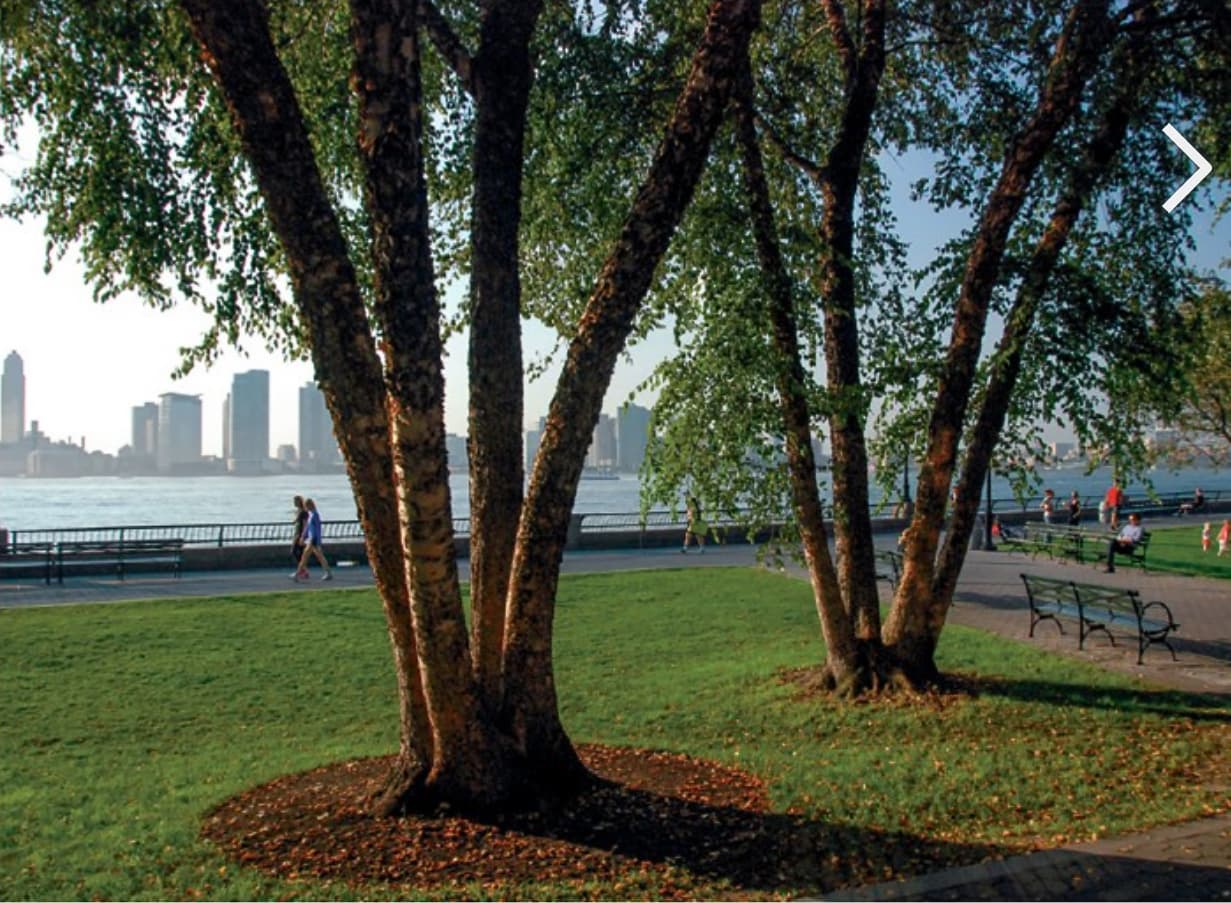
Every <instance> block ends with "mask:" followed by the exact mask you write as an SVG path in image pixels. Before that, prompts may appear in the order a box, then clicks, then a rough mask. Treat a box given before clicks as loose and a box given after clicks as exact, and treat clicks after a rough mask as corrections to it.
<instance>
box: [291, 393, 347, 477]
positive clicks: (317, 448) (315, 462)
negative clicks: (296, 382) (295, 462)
mask: <svg viewBox="0 0 1231 903" xmlns="http://www.w3.org/2000/svg"><path fill="white" fill-rule="evenodd" d="M341 460H342V455H341V453H340V452H339V451H338V442H337V440H336V439H334V437H333V421H332V420H331V419H330V417H329V409H328V408H327V407H325V396H324V395H323V394H321V390H320V389H318V388H317V387H316V384H315V383H304V384H303V385H302V386H301V387H300V388H299V466H300V468H302V469H304V470H319V469H322V468H328V467H333V466H334V465H336V464H337V463H338V462H339V461H341Z"/></svg>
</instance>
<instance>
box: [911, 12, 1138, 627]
mask: <svg viewBox="0 0 1231 903" xmlns="http://www.w3.org/2000/svg"><path fill="white" fill-rule="evenodd" d="M1145 13H1146V11H1142V13H1140V14H1139V16H1138V18H1139V20H1140V19H1141V18H1142V16H1143V15H1145ZM1146 18H1149V16H1146ZM1149 39H1150V37H1149V36H1148V35H1147V36H1146V37H1144V38H1143V37H1142V36H1141V33H1138V35H1137V36H1136V37H1135V39H1134V40H1132V41H1130V42H1129V43H1128V44H1127V45H1126V46H1124V47H1122V48H1121V50H1120V52H1119V53H1117V54H1116V64H1114V65H1113V67H1112V71H1113V72H1114V73H1115V74H1116V85H1117V87H1118V90H1117V93H1116V96H1115V98H1114V99H1113V101H1112V103H1111V105H1110V106H1109V107H1108V109H1107V111H1106V112H1105V113H1104V114H1103V118H1102V122H1101V124H1100V126H1099V128H1098V129H1097V131H1096V132H1095V134H1094V137H1093V138H1092V139H1091V140H1090V142H1089V144H1088V145H1087V146H1086V149H1085V152H1084V153H1083V155H1082V158H1081V160H1080V162H1079V163H1078V165H1077V167H1076V168H1075V169H1074V171H1073V173H1072V175H1071V176H1070V177H1069V183H1068V187H1067V189H1066V190H1065V191H1064V193H1063V194H1062V195H1061V196H1060V198H1059V200H1058V201H1057V202H1056V206H1055V208H1054V210H1053V211H1052V216H1051V220H1050V221H1049V222H1048V225H1047V227H1046V229H1044V231H1043V234H1042V236H1041V237H1040V238H1039V241H1038V243H1037V244H1036V245H1035V248H1034V252H1033V253H1032V254H1031V257H1030V263H1029V265H1028V267H1027V269H1026V275H1025V277H1024V279H1023V280H1022V284H1021V286H1020V287H1019V289H1018V291H1017V296H1016V298H1015V299H1014V301H1013V307H1012V309H1011V310H1010V311H1009V315H1008V318H1007V319H1006V323H1005V331H1004V335H1003V336H1002V337H1001V340H1000V342H999V343H998V345H997V348H996V354H995V357H994V364H993V366H992V371H991V374H990V376H989V377H988V385H987V391H986V393H985V394H984V397H983V402H982V404H981V406H980V409H979V413H978V416H977V417H976V419H975V428H974V430H973V431H972V433H971V440H970V443H969V445H968V446H967V448H966V451H965V455H964V459H963V465H962V477H961V481H960V482H959V483H958V494H957V497H958V502H957V504H956V505H955V506H954V510H953V517H952V519H951V521H950V523H949V529H948V530H947V531H946V534H945V542H944V546H943V548H942V549H941V553H940V560H939V562H938V565H937V569H936V576H935V578H934V579H933V581H932V605H934V606H937V607H938V608H940V609H941V611H939V613H938V618H939V619H940V620H941V621H942V623H943V619H944V618H945V616H946V614H947V612H948V609H949V606H950V605H951V604H952V602H953V594H954V592H955V590H956V589H957V580H958V575H959V574H960V573H961V570H962V564H963V563H964V562H965V560H966V550H967V548H968V546H969V543H970V535H971V533H972V532H973V530H974V524H975V518H976V515H977V513H978V508H979V492H980V488H981V487H982V485H983V481H984V479H985V478H986V477H987V471H988V468H989V467H990V465H991V458H992V450H993V449H994V448H995V446H996V442H997V440H998V439H999V438H1000V431H1001V429H1002V428H1003V427H1004V421H1005V418H1006V416H1007V414H1008V410H1009V402H1010V400H1011V398H1012V395H1013V390H1014V388H1015V387H1016V385H1017V377H1018V375H1019V374H1020V372H1021V362H1022V353H1023V350H1024V348H1025V344H1026V340H1027V338H1028V337H1029V334H1030V330H1031V329H1032V327H1033V324H1034V317H1035V311H1036V310H1037V309H1038V306H1039V304H1040V302H1041V301H1042V298H1043V295H1044V293H1045V292H1046V291H1047V286H1048V282H1049V281H1050V280H1051V276H1052V274H1053V273H1054V272H1055V269H1056V263H1057V262H1058V261H1059V259H1060V254H1061V252H1062V251H1063V250H1064V246H1065V244H1066V243H1067V241H1068V238H1069V235H1070V234H1071V233H1072V231H1073V228H1074V227H1075V226H1076V224H1077V219H1078V217H1079V216H1080V215H1081V213H1082V211H1083V210H1084V209H1085V206H1086V204H1087V202H1088V201H1089V198H1090V194H1091V193H1092V192H1093V190H1094V187H1095V185H1096V184H1097V182H1098V179H1099V177H1100V176H1101V175H1102V174H1103V173H1104V172H1106V170H1107V167H1108V166H1109V165H1110V164H1111V161H1112V160H1113V159H1114V158H1115V156H1116V154H1118V153H1119V151H1120V148H1121V147H1122V146H1123V144H1124V138H1125V135H1126V134H1127V133H1128V126H1129V121H1130V119H1131V117H1132V115H1133V111H1134V109H1135V107H1136V106H1137V98H1138V94H1139V92H1140V88H1141V80H1142V78H1143V77H1144V75H1145V73H1146V67H1147V66H1148V65H1149V63H1150V62H1151V61H1152V60H1153V55H1152V54H1150V53H1149V50H1148V47H1147V46H1145V45H1146V43H1147V41H1148V40H1149Z"/></svg>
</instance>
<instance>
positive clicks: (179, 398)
mask: <svg viewBox="0 0 1231 903" xmlns="http://www.w3.org/2000/svg"><path fill="white" fill-rule="evenodd" d="M200 463H201V396H200V395H181V394H180V393H178V392H167V393H165V394H163V395H159V396H158V470H159V471H160V472H162V473H173V472H175V471H177V470H180V471H183V470H190V469H192V468H193V467H196V466H198V465H199V464H200Z"/></svg>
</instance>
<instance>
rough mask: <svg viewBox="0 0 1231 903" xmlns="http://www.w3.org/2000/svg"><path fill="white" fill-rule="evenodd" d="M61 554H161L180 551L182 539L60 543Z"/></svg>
mask: <svg viewBox="0 0 1231 903" xmlns="http://www.w3.org/2000/svg"><path fill="white" fill-rule="evenodd" d="M57 548H58V549H59V551H60V553H61V554H64V553H70V554H84V553H90V552H105V553H116V552H161V551H180V550H181V549H183V548H184V540H182V539H125V540H119V539H91V540H84V539H83V540H76V541H72V542H67V541H66V542H61V543H58V544H57Z"/></svg>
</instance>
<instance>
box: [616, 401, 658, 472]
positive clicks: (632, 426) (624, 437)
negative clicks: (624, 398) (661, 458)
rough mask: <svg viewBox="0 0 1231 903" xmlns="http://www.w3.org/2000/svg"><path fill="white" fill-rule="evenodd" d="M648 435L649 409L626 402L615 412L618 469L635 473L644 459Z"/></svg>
mask: <svg viewBox="0 0 1231 903" xmlns="http://www.w3.org/2000/svg"><path fill="white" fill-rule="evenodd" d="M649 436H650V411H649V409H648V408H643V407H641V405H638V404H631V403H630V404H626V405H624V406H623V407H622V408H620V409H619V410H618V411H617V412H616V440H617V441H616V445H617V448H618V451H619V465H620V470H622V471H624V472H625V473H637V472H638V471H639V470H641V462H642V461H644V460H645V448H646V443H647V442H648V441H649Z"/></svg>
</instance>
